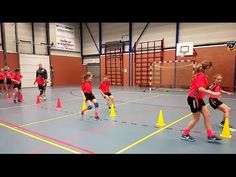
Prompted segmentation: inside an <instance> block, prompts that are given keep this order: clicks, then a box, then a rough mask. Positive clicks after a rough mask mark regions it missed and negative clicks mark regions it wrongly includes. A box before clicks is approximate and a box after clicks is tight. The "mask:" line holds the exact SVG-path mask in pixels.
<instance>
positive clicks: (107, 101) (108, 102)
mask: <svg viewBox="0 0 236 177" xmlns="http://www.w3.org/2000/svg"><path fill="white" fill-rule="evenodd" d="M106 103H107V106H108V107H109V109H110V108H111V104H110V99H109V97H107V96H106Z"/></svg>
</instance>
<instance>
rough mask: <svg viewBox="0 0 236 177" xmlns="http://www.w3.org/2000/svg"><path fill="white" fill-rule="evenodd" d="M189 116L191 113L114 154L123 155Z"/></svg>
mask: <svg viewBox="0 0 236 177" xmlns="http://www.w3.org/2000/svg"><path fill="white" fill-rule="evenodd" d="M191 115H192V113H189V114H187V115H186V116H183V117H181V118H179V119H178V120H176V121H174V122H172V123H170V124H168V125H166V126H165V127H162V128H160V129H159V130H157V131H155V132H152V133H151V134H149V135H147V136H145V137H143V138H141V139H140V140H138V141H135V142H134V143H132V144H130V145H128V146H126V147H125V148H123V149H121V150H119V151H118V152H116V154H121V153H123V152H124V151H127V150H128V149H130V148H132V147H134V146H136V145H137V144H139V143H142V142H143V141H145V140H147V139H148V138H150V137H152V136H154V135H156V134H158V133H160V132H162V131H163V130H165V129H167V128H169V127H171V126H172V125H174V124H176V123H178V122H179V121H181V120H183V119H186V118H187V117H189V116H191Z"/></svg>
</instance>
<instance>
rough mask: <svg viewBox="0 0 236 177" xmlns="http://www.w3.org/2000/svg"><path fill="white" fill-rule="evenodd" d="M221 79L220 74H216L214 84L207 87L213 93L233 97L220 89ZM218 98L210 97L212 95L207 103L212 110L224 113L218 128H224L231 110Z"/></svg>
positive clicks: (235, 130) (234, 130) (231, 128)
mask: <svg viewBox="0 0 236 177" xmlns="http://www.w3.org/2000/svg"><path fill="white" fill-rule="evenodd" d="M222 79H223V76H222V75H221V74H216V75H215V76H214V82H213V83H212V84H211V86H210V87H209V90H211V91H213V92H221V93H225V94H227V95H233V93H229V92H226V91H224V90H222V89H221V87H220V83H221V82H222ZM218 98H219V96H216V95H212V94H211V95H209V103H210V105H211V107H212V108H213V109H218V110H220V111H222V112H223V113H224V115H223V120H222V121H221V122H220V123H219V126H220V127H224V123H225V119H226V118H228V119H229V117H230V116H229V112H230V111H231V108H230V107H229V106H227V105H226V104H224V103H223V102H222V101H220V100H219V99H218ZM229 127H230V131H231V132H236V129H234V128H233V127H232V126H231V125H230V126H229Z"/></svg>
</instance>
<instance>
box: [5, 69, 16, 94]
mask: <svg viewBox="0 0 236 177" xmlns="http://www.w3.org/2000/svg"><path fill="white" fill-rule="evenodd" d="M4 74H5V77H6V81H5V84H6V90H7V96H11V95H12V93H13V84H12V81H11V79H13V77H14V73H13V72H12V71H10V68H9V67H8V66H4Z"/></svg>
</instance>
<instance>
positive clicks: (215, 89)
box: [209, 83, 222, 98]
mask: <svg viewBox="0 0 236 177" xmlns="http://www.w3.org/2000/svg"><path fill="white" fill-rule="evenodd" d="M209 90H211V91H213V92H221V90H222V89H221V87H220V85H219V84H215V83H213V84H211V86H210V87H209ZM209 97H210V98H219V96H216V95H212V94H210V95H209Z"/></svg>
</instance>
